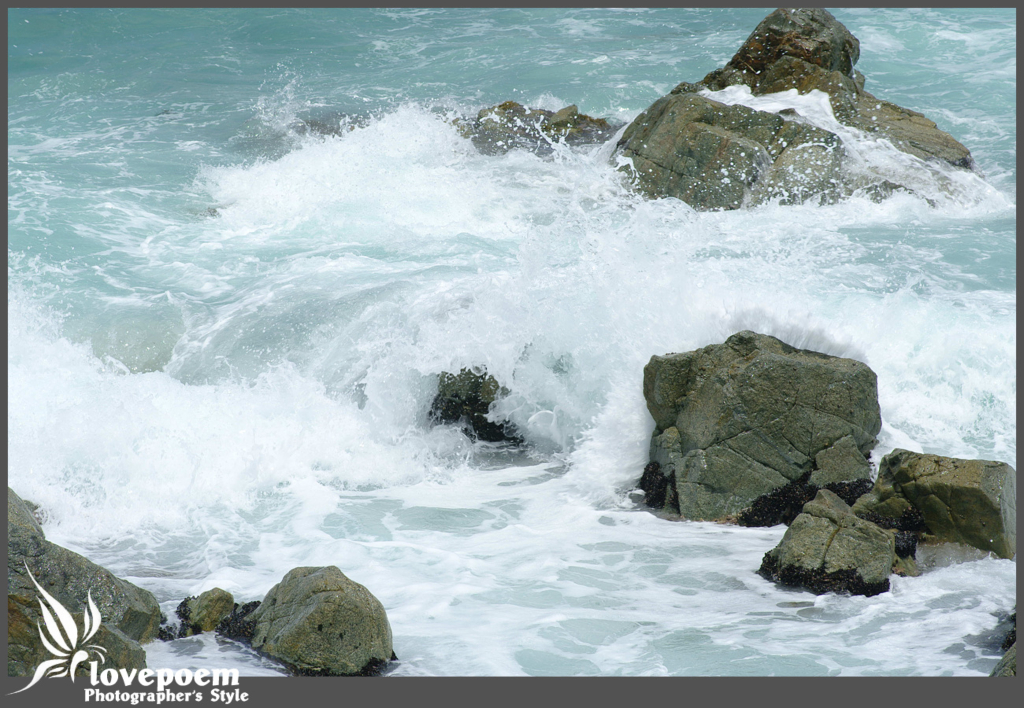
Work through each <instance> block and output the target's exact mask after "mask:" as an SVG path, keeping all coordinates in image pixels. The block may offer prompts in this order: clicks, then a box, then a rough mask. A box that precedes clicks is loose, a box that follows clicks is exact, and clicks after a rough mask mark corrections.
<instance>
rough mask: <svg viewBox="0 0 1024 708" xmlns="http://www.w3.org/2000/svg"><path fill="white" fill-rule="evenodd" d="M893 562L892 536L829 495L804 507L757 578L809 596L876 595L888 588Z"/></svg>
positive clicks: (822, 493) (821, 495) (823, 492)
mask: <svg viewBox="0 0 1024 708" xmlns="http://www.w3.org/2000/svg"><path fill="white" fill-rule="evenodd" d="M895 562H896V550H895V543H894V540H893V535H892V534H891V533H889V532H886V531H885V530H883V529H880V528H879V527H877V526H875V525H874V524H872V523H871V522H870V521H865V520H863V519H861V518H859V517H857V516H855V515H854V514H853V512H852V511H851V509H850V506H849V505H848V504H847V503H846V502H844V501H843V500H842V499H840V498H839V497H838V496H836V495H835V494H833V493H832V492H829V491H828V490H821V491H820V492H818V494H817V495H816V496H815V497H814V499H812V500H811V501H809V502H808V503H807V504H805V505H804V508H803V511H802V512H801V513H800V515H799V516H797V517H796V519H794V521H793V523H792V524H791V525H790V527H789V528H788V529H787V530H786V534H785V536H783V537H782V541H781V542H780V543H779V545H778V546H776V547H775V548H773V549H772V550H770V551H768V553H766V554H765V556H764V559H763V561H762V563H761V568H760V569H759V571H758V572H759V573H760V574H761V575H762V576H764V577H765V578H767V579H769V580H773V581H776V582H779V583H782V584H783V585H793V586H799V587H805V588H807V589H809V590H811V591H812V592H815V593H818V594H822V593H825V592H849V593H851V594H854V595H868V596H870V595H877V594H879V593H883V592H886V591H887V590H888V589H889V574H890V573H891V572H892V567H893V564H894V563H895Z"/></svg>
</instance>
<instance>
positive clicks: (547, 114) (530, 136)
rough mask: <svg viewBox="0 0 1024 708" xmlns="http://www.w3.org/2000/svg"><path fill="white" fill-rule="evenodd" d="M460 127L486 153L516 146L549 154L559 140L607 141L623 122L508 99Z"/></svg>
mask: <svg viewBox="0 0 1024 708" xmlns="http://www.w3.org/2000/svg"><path fill="white" fill-rule="evenodd" d="M458 126H459V128H460V130H461V131H462V133H463V135H465V136H466V137H468V138H470V139H471V140H472V141H473V145H475V146H476V148H477V149H478V150H479V151H480V152H482V153H484V154H485V155H501V154H504V153H506V152H508V151H509V150H512V149H514V148H522V149H526V150H531V151H533V152H536V153H538V154H541V155H545V154H549V153H550V152H551V151H552V149H553V148H552V145H553V144H554V143H556V142H559V141H564V142H565V143H566V144H568V145H596V144H599V143H603V142H605V141H606V140H608V139H609V138H611V137H612V135H614V134H615V132H616V131H617V130H618V129H619V127H621V124H618V125H616V124H612V123H609V122H608V121H607V120H605V119H604V118H592V117H590V116H588V115H584V114H583V113H580V112H579V110H578V109H577V108H576V106H566V107H565V108H562V109H561V110H559V111H548V110H545V109H543V108H528V107H526V106H523V105H522V104H519V103H516V102H515V101H505V102H504V103H499V104H498V105H496V106H491V107H490V108H484V109H483V110H481V111H480V112H479V113H478V114H477V117H476V120H474V121H472V122H469V123H459V124H458Z"/></svg>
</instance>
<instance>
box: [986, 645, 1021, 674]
mask: <svg viewBox="0 0 1024 708" xmlns="http://www.w3.org/2000/svg"><path fill="white" fill-rule="evenodd" d="M1016 675H1017V642H1014V643H1013V644H1012V645H1011V646H1010V648H1009V649H1007V650H1006V653H1005V654H1003V658H1002V659H1000V660H999V663H998V664H996V667H995V668H994V669H992V673H991V674H989V676H1016Z"/></svg>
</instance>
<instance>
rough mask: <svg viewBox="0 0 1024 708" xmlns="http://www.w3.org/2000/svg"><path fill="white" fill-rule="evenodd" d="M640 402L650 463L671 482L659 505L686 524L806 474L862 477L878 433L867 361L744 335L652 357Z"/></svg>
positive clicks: (721, 513) (743, 504) (719, 514)
mask: <svg viewBox="0 0 1024 708" xmlns="http://www.w3.org/2000/svg"><path fill="white" fill-rule="evenodd" d="M644 398H645V399H646V401H647V407H648V410H649V411H650V412H651V415H652V416H653V418H654V421H655V426H656V427H655V431H654V434H653V436H652V439H651V461H652V462H657V463H658V465H659V466H660V472H661V473H662V474H663V475H665V476H666V478H668V479H669V482H670V486H674V488H675V494H674V495H672V494H668V495H666V502H665V503H666V504H672V503H674V504H677V505H678V508H677V509H668V510H669V511H677V512H678V513H679V514H680V515H682V516H683V517H685V518H688V519H694V520H713V519H723V518H726V517H729V516H731V515H734V514H737V513H739V512H740V511H742V510H743V509H746V508H747V507H749V506H750V505H751V504H752V503H753V502H754V500H755V499H757V498H758V497H759V496H761V495H763V494H767V493H768V492H771V491H773V490H775V489H777V488H779V487H782V486H784V485H786V484H788V483H789V482H791V481H794V480H797V479H799V478H800V477H801V476H802V475H804V474H805V473H807V472H811V474H812V476H813V475H814V474H818V479H819V480H824V482H816V483H830V482H836V481H850V480H856V479H862V478H863V477H864V473H865V465H866V464H867V461H866V457H867V455H868V453H869V452H870V451H871V449H872V448H873V447H874V445H875V443H876V440H875V435H877V434H878V431H879V430H880V429H881V416H880V413H879V407H878V390H877V381H876V377H875V374H874V372H872V371H871V369H870V368H868V367H867V366H866V365H865V364H863V363H861V362H858V361H854V360H852V359H844V358H840V357H834V356H829V355H826V354H821V353H819V352H813V351H808V350H802V349H796V348H794V347H791V346H789V345H788V344H786V343H784V342H782V341H780V340H778V339H776V338H775V337H770V336H767V335H763V334H757V333H754V332H750V331H744V332H739V333H737V334H734V335H732V336H731V337H729V338H728V339H727V340H726V341H725V343H724V344H715V345H710V346H707V347H704V348H703V349H698V350H696V351H691V352H686V353H683V354H670V355H666V356H654V357H652V358H651V360H650V362H649V363H648V364H647V366H646V367H644ZM666 508H667V507H666Z"/></svg>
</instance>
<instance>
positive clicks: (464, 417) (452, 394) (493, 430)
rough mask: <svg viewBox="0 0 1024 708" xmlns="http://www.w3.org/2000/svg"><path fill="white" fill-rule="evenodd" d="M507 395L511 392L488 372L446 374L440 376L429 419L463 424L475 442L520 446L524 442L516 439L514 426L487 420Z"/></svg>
mask: <svg viewBox="0 0 1024 708" xmlns="http://www.w3.org/2000/svg"><path fill="white" fill-rule="evenodd" d="M508 394H509V391H508V389H506V388H504V387H503V386H501V385H500V384H499V383H498V381H497V380H496V379H495V378H494V377H493V376H491V375H489V374H488V373H487V372H485V371H475V370H470V369H462V370H461V371H460V372H459V373H458V374H449V373H448V372H446V371H445V372H442V373H441V375H440V376H438V381H437V395H436V396H435V397H434V401H433V402H432V403H431V405H430V419H431V420H432V421H433V422H434V423H440V424H447V423H461V424H462V425H463V429H464V430H465V431H466V433H467V434H468V435H469V436H470V437H472V438H479V439H480V440H485V441H487V442H511V443H516V444H518V443H521V442H522V438H520V437H519V436H518V435H516V433H515V428H514V427H513V426H512V424H511V423H508V422H492V421H490V420H488V419H487V413H488V411H489V410H490V408H491V404H492V403H494V402H495V401H496V400H497V399H498V398H501V397H504V396H507V395H508Z"/></svg>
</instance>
